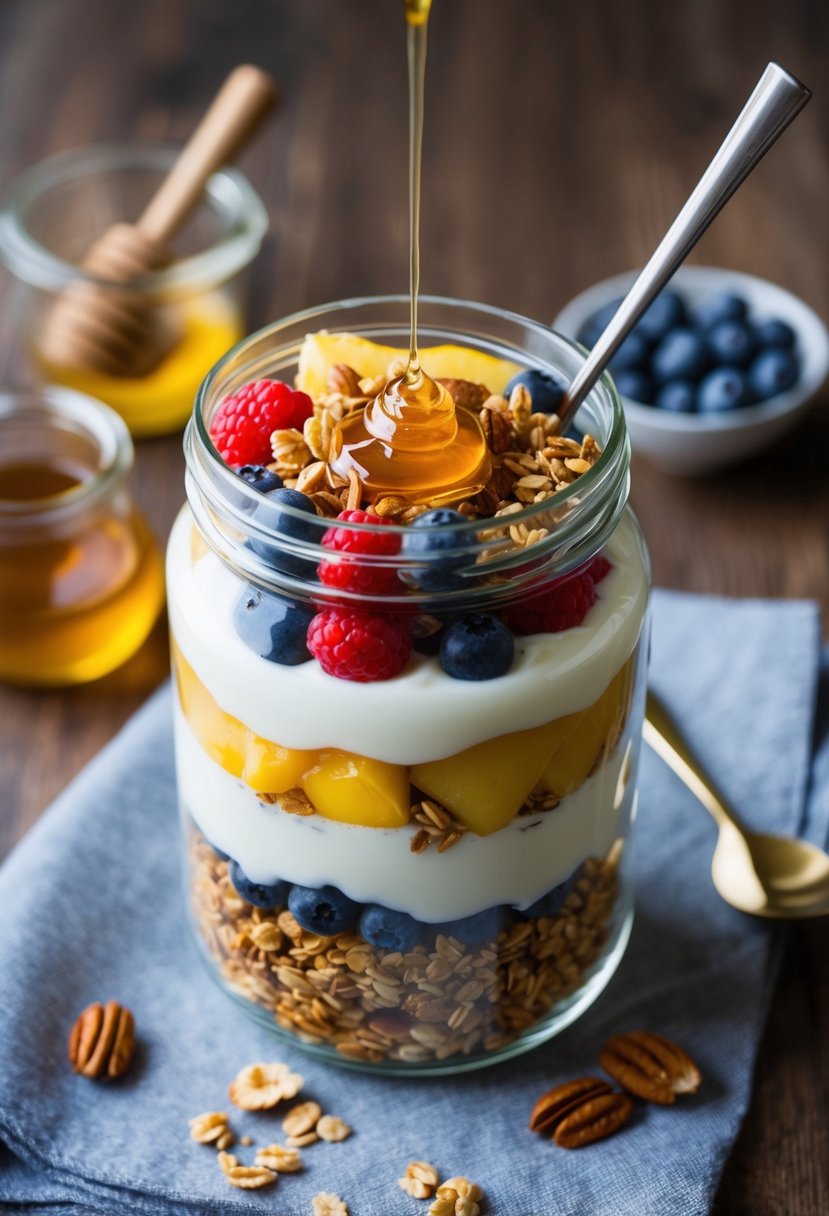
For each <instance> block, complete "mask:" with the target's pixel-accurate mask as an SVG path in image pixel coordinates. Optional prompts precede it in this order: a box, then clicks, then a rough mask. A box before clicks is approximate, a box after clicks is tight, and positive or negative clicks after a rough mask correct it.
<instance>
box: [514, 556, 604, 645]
mask: <svg viewBox="0 0 829 1216" xmlns="http://www.w3.org/2000/svg"><path fill="white" fill-rule="evenodd" d="M595 602H596V588H595V586H594V583H593V579H592V578H591V576H590V574H589V573H588V571H586V570H582V571H581V572H580V573H578V574H574V575H572V576H571V577H570V578H568V579H565V580H564V582H556V583H551V584H548V585H547V586H546V587H544V588H543V589H542V590H541V591H537V592H536V594H535V595H532V596H530V597H529V598H527V599H525V600H522V601H520V603H517V604H511V605H510V607H509V608H507V609H506V611H505V612H504V613H503V617H504V620H505V622H506V623H507V625H509V627H510V629H512V631H513V632H514V633H523V634H527V633H560V632H561V631H562V630H563V629H572V628H573V626H574V625H580V624H581V623H582V621H583V620H584V618H585V617H586V616H587V613H588V611H589V609H590V608H591V607H592V606H593V604H594V603H595Z"/></svg>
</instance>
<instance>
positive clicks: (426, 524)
mask: <svg viewBox="0 0 829 1216" xmlns="http://www.w3.org/2000/svg"><path fill="white" fill-rule="evenodd" d="M468 522H469V521H468V520H467V519H466V516H464V515H461V513H460V511H455V510H453V509H452V508H451V507H436V508H435V509H434V510H432V511H424V512H423V514H422V515H418V516H416V517H415V519H414V520H413V521H412V526H411V528H410V529H408V531H407V532H406V536H405V538H404V541H403V552H404V553H405V555H406V556H407V557H410V558H412V557H413V558H416V559H418V560H420V559H422V560H423V563H424V564H423V566H422V567H418V568H417V569H416V570H408V571H407V572H406V577H407V578H409V579H410V580H411V581H412V582H413V583H414V584H415V585H416V586H417V587H420V588H421V590H423V591H451V590H452V589H453V588H455V587H462V586H463V575H462V574H461V573H460V571H459V569H458V567H463V565H464V555H463V551H464V550H465V549H466V550H468V549H469V548H470V546H473V545H474V544H475V537H474V536H473V535H470V534H469V533H459V532H458V531H457V525H458V524H465V523H468Z"/></svg>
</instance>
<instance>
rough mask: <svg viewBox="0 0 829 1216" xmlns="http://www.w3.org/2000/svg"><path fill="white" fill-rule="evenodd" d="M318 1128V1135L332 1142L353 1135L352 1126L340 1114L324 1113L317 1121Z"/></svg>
mask: <svg viewBox="0 0 829 1216" xmlns="http://www.w3.org/2000/svg"><path fill="white" fill-rule="evenodd" d="M316 1130H317V1135H318V1136H320V1137H321V1138H322V1139H323V1140H328V1141H329V1142H330V1143H332V1144H335V1143H337V1142H338V1141H340V1140H347V1139H348V1137H349V1136H350V1135H351V1128H350V1127H349V1126H348V1124H347V1123H346V1121H345V1119H341V1118H340V1117H339V1115H323V1116H322V1118H321V1119H320V1120H319V1122H318V1123H317V1129H316Z"/></svg>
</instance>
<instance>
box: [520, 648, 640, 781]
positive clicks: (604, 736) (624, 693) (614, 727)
mask: <svg viewBox="0 0 829 1216" xmlns="http://www.w3.org/2000/svg"><path fill="white" fill-rule="evenodd" d="M632 686H633V660H632V659H628V661H627V663H625V665H624V666H623V667H622V668H620V670H619V671H618V672H617V673H616V675H615V676H614V677H613V679H612V680H611V681H610V683H609V684H608V686H607V688H606V689H605V691H604V692H603V693H602V695H601V696H600V697H599V699H598V701H595V702H594V703H593V704H592V705H591V706H590V707H589V708H588V709H585V710H582V712H581V713H576V714H570V715H569V718H567V719H560V721H562V722H568V723H569V728H568V730H567V731H564V730H562V738H561V739H560V740H559V743H558V745H557V746H555V747H554V748H553V749H552V752H551V753H550V754H549V758H548V760H547V765H546V767H545V769H544V771H543V773H542V775H541V784H542V785H543V786H544V788H545V789H547V790H549V791H550V793H551V794H557V795H558V797H559V798H565V797H566V796H567V795H568V794H572V793H573V792H574V791H575V790H577V789H578V788H579V786H580V785H581V784H582V782H583V781H585V780H586V779H587V777H588V776H589V775H590V773H591V772H592V771H593V769H594V767H595V766H596V764H597V763H598V761H599V760H600V758H601V756H602V755H603V754H604V753H605V751H607V752H609V751H610V750H611V749H612V748H613V746H614V745H615V743H616V740H617V739H618V738H619V735H620V734H621V730H622V726H623V725H624V722H625V718H626V717H627V712H628V707H629V705H630V696H631V691H632Z"/></svg>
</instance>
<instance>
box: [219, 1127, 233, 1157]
mask: <svg viewBox="0 0 829 1216" xmlns="http://www.w3.org/2000/svg"><path fill="white" fill-rule="evenodd" d="M235 1139H236V1137H235V1136H234V1135H233V1132H232V1131H231V1130H230V1128H228V1129H227V1131H225V1132H222V1134H221V1136H219V1139H218V1140H217V1141H216V1148H217V1149H219V1151H220V1152H222V1153H223V1152H224V1151H225V1149H227V1148H230V1147H231V1146H232V1145H233V1143H234V1141H235Z"/></svg>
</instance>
